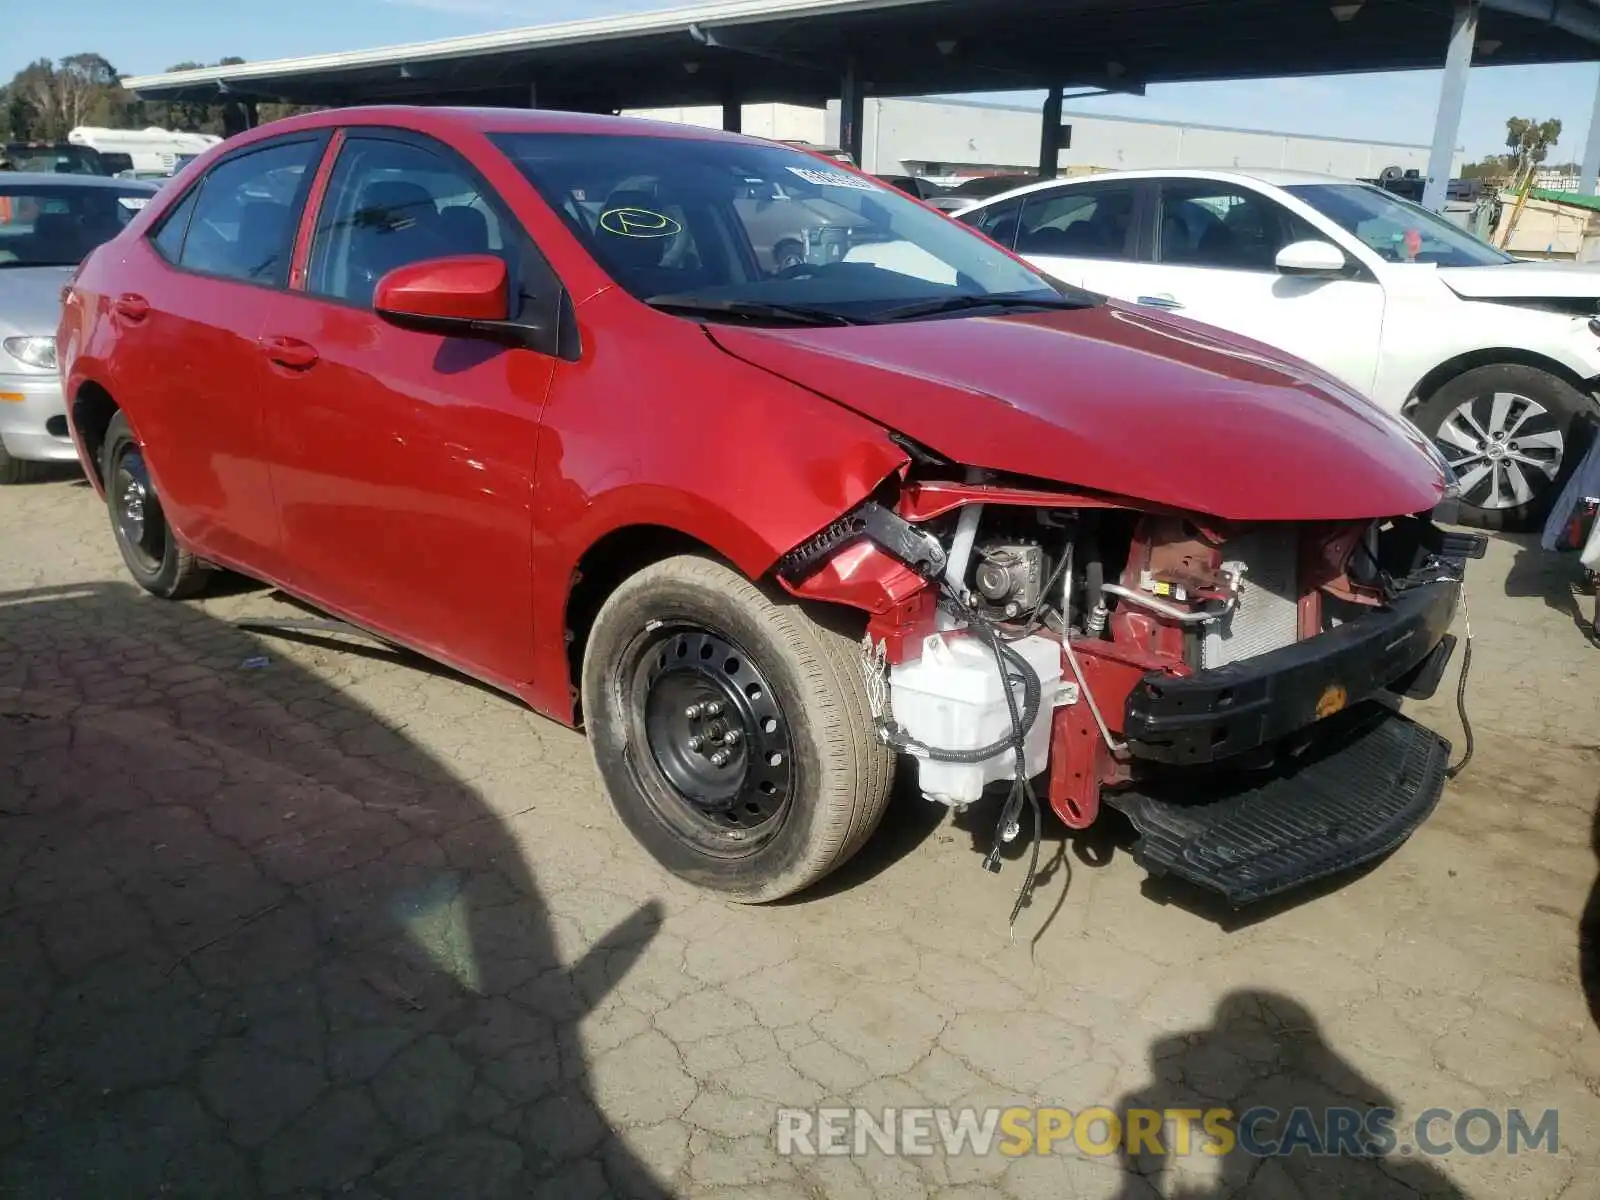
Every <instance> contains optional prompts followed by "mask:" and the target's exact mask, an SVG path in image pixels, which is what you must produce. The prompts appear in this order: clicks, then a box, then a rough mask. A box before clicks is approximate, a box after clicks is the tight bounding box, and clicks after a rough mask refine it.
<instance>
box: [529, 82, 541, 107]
mask: <svg viewBox="0 0 1600 1200" xmlns="http://www.w3.org/2000/svg"><path fill="white" fill-rule="evenodd" d="M528 107H529V108H538V107H539V81H538V80H537V79H530V80H529V81H528Z"/></svg>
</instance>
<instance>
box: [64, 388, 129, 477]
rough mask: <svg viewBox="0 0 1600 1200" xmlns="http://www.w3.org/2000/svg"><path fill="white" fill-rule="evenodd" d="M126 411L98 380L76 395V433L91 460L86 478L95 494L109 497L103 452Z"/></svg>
mask: <svg viewBox="0 0 1600 1200" xmlns="http://www.w3.org/2000/svg"><path fill="white" fill-rule="evenodd" d="M121 411H122V408H121V405H119V404H118V403H117V401H116V397H114V396H113V395H112V394H111V391H110V389H109V388H107V387H106V386H105V385H104V384H102V383H100V382H99V381H98V380H94V379H85V380H83V381H82V382H80V383H79V384H78V387H77V390H76V391H74V392H73V394H72V429H73V431H74V434H75V436H76V439H77V442H78V445H79V447H80V449H81V451H82V454H81V457H83V458H85V459H87V462H86V463H85V468H86V469H85V474H86V475H87V476H88V478H89V482H90V484H91V486H93V487H94V489H95V491H97V492H99V493H101V494H102V495H104V494H105V480H104V479H103V478H102V477H101V474H100V452H101V451H102V450H103V449H104V447H105V444H106V430H107V429H109V428H110V426H111V418H112V417H114V416H116V415H117V413H119V412H121Z"/></svg>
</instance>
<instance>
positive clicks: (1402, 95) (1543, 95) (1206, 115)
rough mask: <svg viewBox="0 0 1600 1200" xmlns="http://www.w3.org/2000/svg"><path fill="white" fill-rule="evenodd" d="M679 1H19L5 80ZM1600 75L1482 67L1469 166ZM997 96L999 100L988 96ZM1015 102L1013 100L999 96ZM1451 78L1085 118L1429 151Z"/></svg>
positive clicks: (1467, 134)
mask: <svg viewBox="0 0 1600 1200" xmlns="http://www.w3.org/2000/svg"><path fill="white" fill-rule="evenodd" d="M676 6H678V5H677V4H675V3H672V2H671V0H269V2H268V3H262V4H252V5H248V6H245V5H239V6H237V7H234V8H233V10H232V11H227V9H226V8H225V7H224V6H223V5H222V4H218V3H216V0H142V2H141V3H139V4H129V3H128V0H74V2H73V3H72V4H70V5H62V6H61V7H59V8H58V7H56V6H55V5H53V4H47V3H37V2H33V3H30V2H28V0H18V2H17V3H15V4H7V5H6V7H7V8H8V9H10V10H11V11H8V12H7V13H6V15H5V18H4V30H5V36H4V38H3V40H0V81H3V80H6V79H9V78H10V77H11V75H12V74H13V73H14V72H15V71H17V70H18V69H19V68H21V67H22V66H24V65H26V63H28V62H29V61H31V60H33V59H36V58H41V57H48V58H52V59H58V58H61V57H63V56H65V55H68V54H75V53H79V52H82V51H93V52H96V53H99V54H102V55H104V56H105V57H106V58H107V59H109V60H110V62H111V63H112V65H113V66H115V67H116V68H117V69H118V70H119V71H121V72H122V73H123V74H125V75H139V74H149V73H155V72H159V71H162V70H164V69H166V68H167V67H169V66H171V65H172V64H174V63H177V62H182V61H185V60H193V61H200V62H214V61H216V60H217V59H219V58H223V57H225V56H227V55H238V56H240V57H242V58H246V59H251V60H257V59H269V58H286V57H293V56H298V55H304V54H321V53H329V52H333V51H340V50H361V49H368V48H371V47H374V46H381V45H391V44H395V43H400V42H413V41H427V40H430V39H434V38H443V37H452V36H457V35H462V34H472V33H484V32H489V31H492V30H498V29H514V28H516V27H518V26H523V25H544V24H550V23H554V22H557V21H565V20H577V19H581V18H584V17H596V16H608V15H616V14H618V13H625V12H642V11H647V10H651V9H660V8H665V7H676ZM1597 80H1600V66H1597V65H1596V64H1592V63H1591V64H1581V65H1575V66H1557V67H1478V68H1474V70H1473V72H1472V76H1471V80H1470V83H1469V85H1468V89H1467V101H1466V110H1465V113H1464V115H1463V119H1462V127H1461V136H1460V137H1459V138H1458V144H1460V145H1464V146H1465V147H1466V152H1467V156H1468V158H1469V159H1474V160H1475V159H1478V158H1481V157H1483V156H1484V155H1486V154H1492V153H1497V152H1499V151H1501V150H1502V149H1503V143H1504V141H1505V122H1506V118H1507V117H1510V116H1524V117H1533V118H1536V119H1540V120H1543V119H1545V118H1548V117H1559V118H1561V121H1562V124H1563V127H1564V129H1563V133H1562V137H1561V141H1560V143H1559V144H1558V145H1557V147H1556V148H1555V150H1554V151H1553V152H1552V154H1551V157H1550V159H1549V161H1551V162H1561V161H1565V160H1567V159H1580V158H1582V156H1583V142H1584V138H1585V136H1586V134H1587V131H1588V128H1589V119H1590V115H1591V110H1592V107H1593V103H1594V96H1595V87H1596V83H1597ZM985 98H986V99H987V98H989V97H985ZM993 98H994V99H1002V98H1001V97H993ZM1438 98H1439V73H1438V72H1436V71H1409V72H1399V73H1391V74H1382V75H1345V76H1336V77H1322V78H1314V79H1266V80H1256V81H1251V82H1243V83H1206V84H1175V85H1170V86H1158V87H1151V88H1150V89H1149V94H1148V95H1146V96H1143V97H1138V96H1112V97H1103V98H1099V99H1095V100H1089V101H1074V102H1073V103H1072V105H1071V106H1070V107H1072V108H1073V109H1075V110H1077V111H1080V112H1105V113H1110V114H1115V115H1119V116H1130V117H1148V118H1152V119H1158V120H1187V121H1193V122H1196V123H1199V124H1207V125H1231V126H1238V127H1240V128H1247V129H1271V130H1274V131H1280V132H1292V133H1312V134H1322V135H1328V136H1334V137H1350V138H1360V139H1371V140H1374V141H1389V142H1412V143H1417V144H1427V143H1428V142H1430V141H1431V140H1432V137H1433V114H1434V109H1435V107H1436V106H1437V103H1438Z"/></svg>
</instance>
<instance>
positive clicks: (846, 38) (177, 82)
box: [125, 0, 1600, 111]
mask: <svg viewBox="0 0 1600 1200" xmlns="http://www.w3.org/2000/svg"><path fill="white" fill-rule="evenodd" d="M1454 10H1455V3H1454V0H1365V2H1364V3H1355V2H1354V0H1331V2H1330V0H724V2H722V3H713V4H706V5H701V6H698V7H694V8H680V9H673V10H670V11H664V12H661V11H658V12H652V13H644V14H639V15H632V16H625V17H610V18H602V19H595V20H586V21H573V22H569V23H565V24H560V25H547V26H541V27H535V28H528V29H516V30H509V31H506V32H503V33H494V34H486V35H483V36H476V37H462V38H451V39H448V40H445V41H438V42H422V43H416V44H412V45H406V46H392V47H385V48H382V49H376V50H366V51H357V52H353V53H346V54H324V55H317V56H315V57H310V58H299V59H283V60H279V61H276V62H259V63H244V64H240V65H237V66H232V67H211V68H205V69H201V70H194V71H178V72H173V73H171V74H167V75H147V76H140V77H137V78H130V79H128V80H126V81H125V86H126V87H127V88H129V89H130V90H132V91H134V92H136V93H138V94H139V95H140V96H142V97H144V98H146V99H161V100H214V99H215V98H216V97H217V96H218V94H219V93H221V94H225V95H233V96H236V97H238V98H241V99H251V98H256V99H272V100H287V101H294V102H299V103H307V104H329V105H338V104H354V103H379V102H397V103H408V102H409V103H431V104H462V103H471V104H489V105H513V106H526V105H528V104H529V101H530V96H531V95H533V94H534V91H533V90H534V89H535V88H536V89H537V98H538V104H539V105H540V106H541V107H547V108H566V109H581V110H587V111H611V110H615V109H619V108H623V107H630V108H638V107H654V106H667V105H679V104H715V103H723V102H734V101H739V102H744V103H757V102H764V101H788V102H793V103H802V104H821V103H823V102H825V101H826V100H828V99H829V98H831V97H835V96H838V95H839V92H840V79H841V77H842V76H843V75H844V74H845V73H846V72H847V70H849V68H850V65H851V63H852V62H854V63H855V65H856V70H857V72H858V75H857V77H858V78H859V79H860V81H861V83H862V85H863V87H864V88H865V90H866V91H867V92H868V93H869V94H872V95H880V96H897V95H898V96H906V95H930V94H938V93H959V92H992V91H1014V90H1025V89H1036V88H1047V87H1052V86H1065V87H1078V86H1086V87H1106V88H1113V89H1118V90H1137V89H1138V88H1140V87H1142V86H1143V85H1145V84H1150V83H1173V82H1184V81H1192V80H1214V79H1244V78H1262V77H1272V76H1287V75H1312V74H1318V75H1320V74H1333V73H1338V72H1351V71H1378V70H1401V69H1410V68H1436V67H1440V66H1443V65H1444V58H1445V47H1446V44H1447V41H1448V39H1449V35H1450V28H1451V17H1452V13H1453V12H1454ZM1341 18H1343V19H1341ZM1594 58H1600V0H1484V11H1483V14H1482V19H1481V22H1480V25H1479V29H1478V56H1477V61H1478V62H1479V63H1480V64H1485V65H1488V64H1517V63H1554V62H1568V61H1576V60H1585V59H1594Z"/></svg>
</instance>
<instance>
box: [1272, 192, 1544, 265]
mask: <svg viewBox="0 0 1600 1200" xmlns="http://www.w3.org/2000/svg"><path fill="white" fill-rule="evenodd" d="M1284 190H1285V191H1287V192H1288V193H1289V194H1290V195H1291V196H1293V197H1295V198H1296V199H1297V200H1303V201H1305V202H1306V203H1307V204H1309V205H1311V207H1312V208H1314V209H1316V210H1317V211H1318V212H1319V213H1321V214H1322V215H1323V216H1325V217H1327V218H1328V219H1329V220H1331V221H1334V222H1336V223H1337V224H1338V225H1339V226H1341V227H1342V228H1343V229H1345V230H1347V231H1349V232H1350V233H1353V234H1355V236H1356V237H1358V238H1360V239H1361V241H1362V242H1363V243H1364V244H1365V245H1367V246H1368V247H1369V248H1371V249H1372V250H1373V251H1375V252H1376V253H1378V254H1379V255H1381V256H1382V257H1383V258H1384V259H1385V260H1386V261H1388V262H1392V263H1431V264H1433V265H1434V266H1439V267H1489V266H1497V265H1499V264H1500V263H1508V262H1512V261H1514V260H1513V259H1512V258H1511V256H1510V255H1509V254H1502V253H1501V252H1500V251H1498V250H1496V249H1495V248H1494V247H1493V246H1490V245H1488V244H1487V243H1486V242H1480V241H1479V240H1478V239H1477V238H1475V237H1473V236H1472V235H1471V234H1470V233H1468V232H1467V231H1466V230H1464V229H1461V228H1459V227H1458V226H1455V225H1452V224H1451V223H1450V222H1449V221H1446V220H1445V219H1444V218H1443V217H1441V216H1438V215H1437V214H1435V213H1431V212H1429V211H1428V210H1427V209H1425V208H1423V207H1421V206H1420V205H1416V204H1412V203H1411V202H1410V201H1409V200H1402V199H1400V197H1398V196H1395V195H1391V194H1390V193H1389V192H1386V191H1384V190H1383V189H1381V188H1375V187H1370V186H1368V185H1367V184H1364V183H1313V184H1297V185H1295V186H1293V187H1289V188H1286V189H1284Z"/></svg>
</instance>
